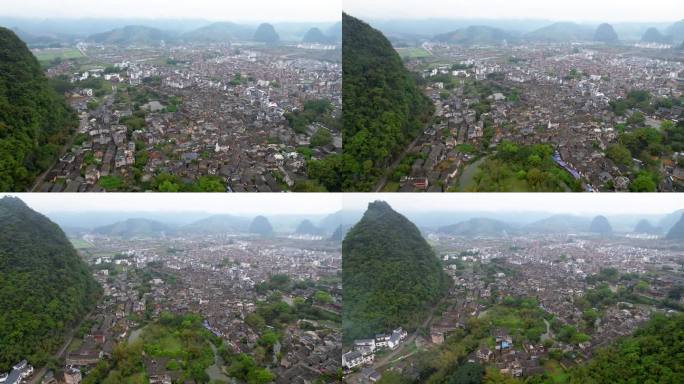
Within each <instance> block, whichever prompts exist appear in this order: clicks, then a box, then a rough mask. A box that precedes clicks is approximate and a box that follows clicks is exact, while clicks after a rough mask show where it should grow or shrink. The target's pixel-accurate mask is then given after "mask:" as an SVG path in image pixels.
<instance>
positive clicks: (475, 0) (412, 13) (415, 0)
mask: <svg viewBox="0 0 684 384" xmlns="http://www.w3.org/2000/svg"><path fill="white" fill-rule="evenodd" d="M342 8H343V9H344V11H345V12H347V13H349V14H350V15H352V16H355V17H359V18H361V19H364V18H366V19H426V18H446V19H470V18H485V19H548V20H566V21H594V22H596V21H606V22H616V21H677V20H680V19H682V18H684V1H682V0H650V1H643V0H562V1H557V0H344V2H343V6H342Z"/></svg>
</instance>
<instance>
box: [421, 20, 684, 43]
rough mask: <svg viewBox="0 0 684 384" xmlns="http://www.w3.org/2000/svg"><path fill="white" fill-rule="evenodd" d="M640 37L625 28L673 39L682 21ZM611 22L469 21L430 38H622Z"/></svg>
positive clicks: (682, 31)
mask: <svg viewBox="0 0 684 384" xmlns="http://www.w3.org/2000/svg"><path fill="white" fill-rule="evenodd" d="M642 31H643V32H641V33H642V35H641V36H640V37H636V36H634V34H635V32H634V31H632V30H631V29H628V30H625V34H626V35H627V36H629V37H630V38H631V40H639V39H641V41H645V42H659V43H665V42H674V43H676V44H678V43H681V42H682V41H684V21H680V22H676V23H674V24H672V25H669V26H667V27H666V28H665V34H661V33H660V32H659V30H658V29H656V28H655V27H652V26H651V27H648V28H642ZM619 36H620V35H619V33H618V32H617V28H615V26H614V25H612V24H608V23H603V24H600V25H598V26H597V27H596V26H592V25H588V24H577V23H572V22H556V23H551V24H548V25H545V26H543V27H540V28H536V29H533V30H530V31H527V32H521V31H519V30H510V29H504V28H497V27H494V26H490V25H471V26H467V27H462V28H459V29H455V30H453V31H451V32H446V33H439V34H436V35H435V36H434V37H433V38H432V40H433V41H437V42H444V43H450V44H459V45H477V44H479V45H498V44H503V43H515V42H525V41H529V42H549V43H562V42H580V41H596V42H602V43H607V44H616V43H618V42H619V41H620V40H621V39H620V37H619Z"/></svg>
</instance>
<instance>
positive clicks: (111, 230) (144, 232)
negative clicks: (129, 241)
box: [93, 219, 175, 238]
mask: <svg viewBox="0 0 684 384" xmlns="http://www.w3.org/2000/svg"><path fill="white" fill-rule="evenodd" d="M172 232H175V229H174V228H173V227H169V226H167V225H165V224H162V223H160V222H158V221H154V220H148V219H128V220H126V221H121V222H118V223H114V224H110V225H105V226H103V227H98V228H95V229H94V230H93V233H96V234H98V235H106V236H116V237H124V238H131V237H156V236H162V235H164V234H170V233H172Z"/></svg>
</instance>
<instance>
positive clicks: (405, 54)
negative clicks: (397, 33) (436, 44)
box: [396, 48, 432, 59]
mask: <svg viewBox="0 0 684 384" xmlns="http://www.w3.org/2000/svg"><path fill="white" fill-rule="evenodd" d="M396 51H397V53H399V56H401V57H402V58H404V59H420V58H422V57H430V56H432V55H431V54H430V52H428V51H426V50H425V49H423V48H396Z"/></svg>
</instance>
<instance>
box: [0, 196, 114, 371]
mask: <svg viewBox="0 0 684 384" xmlns="http://www.w3.org/2000/svg"><path fill="white" fill-rule="evenodd" d="M0 222H1V223H2V225H0V308H2V311H0V372H3V371H7V370H8V368H9V367H10V366H11V365H12V364H15V363H17V362H18V361H20V360H22V359H24V358H28V359H29V361H30V362H31V363H33V364H42V363H45V361H46V359H47V358H48V357H49V355H50V353H51V352H54V350H56V349H57V347H58V346H59V345H60V343H61V342H62V339H63V336H64V334H65V332H66V331H67V329H68V328H69V327H71V326H73V325H75V323H77V322H78V321H79V319H81V318H82V316H83V315H84V314H86V313H87V312H88V311H89V310H90V309H91V308H92V307H93V306H94V304H95V302H96V300H97V298H98V296H99V295H100V294H101V288H100V287H99V285H98V284H97V282H96V281H95V280H94V279H93V278H92V276H91V274H90V271H89V270H88V267H87V266H86V264H85V263H84V262H83V261H82V260H81V259H80V257H79V256H78V254H77V253H76V250H75V249H74V248H73V247H72V245H71V243H70V242H69V240H67V238H66V237H65V236H64V233H63V232H62V230H61V229H60V228H59V227H58V226H57V225H56V224H54V223H53V222H51V221H50V220H48V219H47V218H46V217H44V216H42V215H40V214H38V213H36V212H34V211H32V210H31V209H30V208H28V207H27V206H26V205H25V204H24V203H23V202H22V201H21V200H19V199H17V198H12V197H5V198H3V199H1V200H0Z"/></svg>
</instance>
